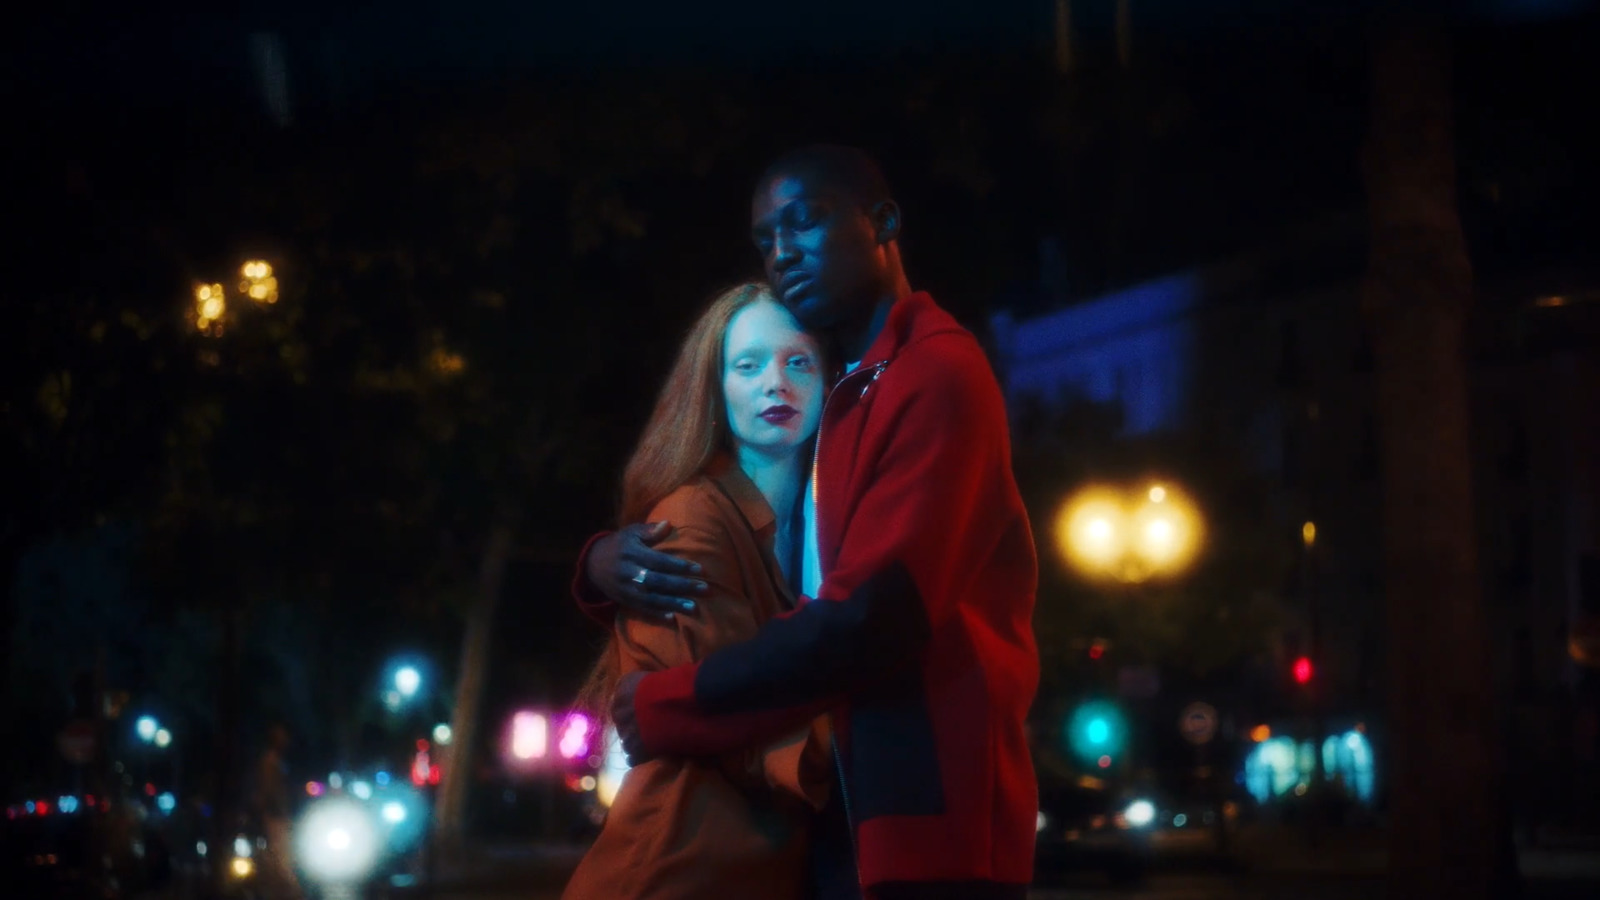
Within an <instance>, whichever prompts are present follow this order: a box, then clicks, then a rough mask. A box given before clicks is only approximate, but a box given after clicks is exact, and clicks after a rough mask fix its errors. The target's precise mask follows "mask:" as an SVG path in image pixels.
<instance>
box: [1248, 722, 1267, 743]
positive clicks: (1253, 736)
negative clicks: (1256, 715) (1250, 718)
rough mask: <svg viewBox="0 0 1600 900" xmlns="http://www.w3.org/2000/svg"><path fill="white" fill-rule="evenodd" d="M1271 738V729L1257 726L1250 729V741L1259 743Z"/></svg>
mask: <svg viewBox="0 0 1600 900" xmlns="http://www.w3.org/2000/svg"><path fill="white" fill-rule="evenodd" d="M1271 737H1272V729H1271V728H1268V727H1267V726H1265V725H1257V726H1256V727H1254V728H1252V729H1250V740H1252V741H1255V742H1256V743H1258V744H1259V743H1261V742H1262V741H1265V740H1267V739H1269V738H1271Z"/></svg>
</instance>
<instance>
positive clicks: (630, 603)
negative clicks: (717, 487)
mask: <svg viewBox="0 0 1600 900" xmlns="http://www.w3.org/2000/svg"><path fill="white" fill-rule="evenodd" d="M671 531H672V525H671V524H670V523H667V522H648V523H644V522H641V523H638V524H634V525H628V526H626V527H624V528H622V529H621V530H620V531H616V532H613V533H612V534H608V535H606V536H605V537H603V538H600V539H599V540H597V541H595V542H594V544H593V545H592V546H591V547H590V548H589V555H588V558H587V559H586V560H585V562H584V574H585V575H586V576H588V579H589V583H590V584H592V585H594V586H595V587H596V588H598V589H599V591H600V592H601V593H602V594H605V595H606V597H608V598H610V599H611V601H612V602H614V603H616V604H617V605H618V606H621V607H622V608H624V609H630V610H633V611H634V612H637V613H643V614H645V615H648V616H656V617H660V618H663V619H671V618H672V614H673V613H679V612H694V601H693V600H690V599H689V597H691V596H698V595H701V594H704V593H706V583H705V582H704V581H701V580H699V579H697V578H694V577H691V576H694V575H698V574H700V566H699V564H697V563H693V562H690V561H689V560H686V559H679V558H678V557H676V556H670V555H668V554H665V553H661V552H659V551H657V550H654V549H651V545H653V544H656V543H658V542H660V541H661V540H662V539H663V538H665V537H666V536H667V535H668V534H669V533H671Z"/></svg>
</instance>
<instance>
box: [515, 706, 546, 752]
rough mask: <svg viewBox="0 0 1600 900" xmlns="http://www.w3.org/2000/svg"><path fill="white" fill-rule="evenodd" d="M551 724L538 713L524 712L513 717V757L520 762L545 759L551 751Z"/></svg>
mask: <svg viewBox="0 0 1600 900" xmlns="http://www.w3.org/2000/svg"><path fill="white" fill-rule="evenodd" d="M549 743H550V723H549V720H547V719H546V718H545V717H544V716H543V715H541V714H540V713H536V712H528V711H526V710H525V711H522V712H519V713H516V714H515V715H513V716H512V717H511V755H512V756H514V757H516V758H517V759H520V760H530V759H540V758H543V756H544V755H545V753H546V752H548V750H549Z"/></svg>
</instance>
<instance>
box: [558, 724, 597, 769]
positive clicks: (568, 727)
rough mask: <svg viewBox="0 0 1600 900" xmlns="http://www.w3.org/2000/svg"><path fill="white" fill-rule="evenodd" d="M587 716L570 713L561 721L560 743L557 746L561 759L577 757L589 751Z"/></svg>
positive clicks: (585, 754)
mask: <svg viewBox="0 0 1600 900" xmlns="http://www.w3.org/2000/svg"><path fill="white" fill-rule="evenodd" d="M590 724H591V723H590V722H589V717H588V716H586V715H584V714H583V713H578V712H575V713H571V714H569V715H568V716H567V718H566V720H565V721H563V722H562V723H561V743H560V745H559V746H558V747H557V749H558V750H560V751H561V758H562V759H577V758H578V757H580V756H587V755H588V753H589V727H590Z"/></svg>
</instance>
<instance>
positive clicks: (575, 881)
mask: <svg viewBox="0 0 1600 900" xmlns="http://www.w3.org/2000/svg"><path fill="white" fill-rule="evenodd" d="M823 394H824V384H823V374H822V366H821V360H820V358H819V349H818V345H817V342H816V341H815V340H814V339H813V338H812V337H811V336H809V335H807V334H806V333H805V332H803V331H801V330H800V328H799V326H798V325H797V324H795V320H794V317H793V316H791V315H790V314H789V312H788V311H787V310H785V309H784V308H783V307H782V306H781V305H780V304H778V303H777V301H776V300H774V299H773V297H772V294H771V292H770V291H769V290H768V289H767V287H766V286H765V285H761V284H754V283H751V284H745V285H742V286H740V287H737V288H734V289H733V290H731V291H728V292H727V293H725V294H723V295H722V296H720V297H718V298H717V300H716V301H715V302H714V303H712V304H711V308H710V309H708V310H707V311H706V313H705V314H704V315H703V316H701V317H700V320H699V322H697V323H696V324H695V326H694V328H693V330H692V331H691V332H690V334H689V337H688V340H687V341H686V342H685V343H684V345H683V348H682V349H681V350H680V351H679V353H678V360H677V362H676V363H675V364H674V366H673V369H672V374H671V376H670V377H669V378H668V379H667V383H666V386H665V387H664V388H663V389H662V392H661V396H660V397H659V399H657V401H656V407H655V412H654V413H653V414H652V415H651V417H650V422H649V424H648V425H646V426H645V431H644V435H643V437H642V438H641V439H640V441H639V446H638V447H637V448H636V449H635V450H634V453H633V457H632V459H631V460H629V462H628V466H627V469H626V472H625V474H624V476H623V497H622V514H621V521H622V523H623V524H629V523H633V522H641V521H667V522H671V523H672V525H673V527H674V530H673V531H672V533H671V534H670V535H668V537H667V538H666V539H665V540H663V541H662V543H661V544H660V545H658V547H657V549H660V550H662V551H664V552H667V553H672V554H675V555H677V556H681V557H683V558H685V559H689V560H692V561H694V562H697V563H699V564H700V565H701V567H702V572H703V575H702V577H703V579H704V580H705V582H706V583H707V585H708V586H709V589H710V590H709V592H708V594H707V595H706V596H704V597H703V598H701V599H700V600H699V602H698V604H697V608H696V609H695V611H694V612H692V613H681V614H678V615H676V616H673V617H672V619H671V620H670V621H662V620H659V619H654V618H651V619H646V618H642V617H640V616H637V615H635V614H632V613H629V612H626V611H624V612H619V613H618V614H617V618H616V624H615V627H614V629H613V632H612V635H611V639H610V642H609V644H608V645H607V647H606V650H605V652H604V653H603V655H602V656H601V659H600V661H599V662H598V663H597V664H596V666H595V670H594V672H593V673H592V674H591V676H590V679H589V682H588V684H587V685H586V686H585V688H584V692H583V701H584V705H585V706H588V707H589V708H591V709H594V710H596V711H599V712H601V713H602V714H604V712H605V711H607V710H609V709H610V708H611V695H612V693H613V692H614V691H615V689H616V684H617V681H618V680H619V679H620V678H621V677H622V676H623V675H625V674H627V673H629V672H635V671H641V670H657V669H665V668H670V667H671V666H674V665H678V664H680V663H685V662H691V661H694V660H697V659H699V658H701V657H702V656H704V655H705V654H706V653H708V652H710V651H712V650H714V649H716V648H718V647H721V646H724V645H726V644H731V643H735V642H738V641H742V640H745V639H747V638H749V637H751V636H752V635H754V634H755V632H756V629H757V628H759V627H760V626H761V624H762V623H763V622H765V621H767V620H768V619H770V618H771V617H773V616H775V615H777V614H778V613H780V612H783V611H784V610H787V609H792V608H793V607H794V604H795V598H796V596H797V593H798V592H797V589H796V586H797V585H798V584H799V579H800V571H799V570H800V559H801V549H802V547H801V545H802V536H803V533H804V530H803V527H802V521H801V516H800V513H801V494H802V490H803V487H804V481H805V477H806V472H807V468H808V466H809V463H810V456H811V446H812V438H813V437H814V436H815V434H816V431H817V424H818V421H819V420H820V418H821V416H822V401H823ZM825 728H826V726H825V725H823V724H822V723H821V722H820V721H819V723H818V724H817V725H815V726H813V728H810V729H806V730H805V731H802V732H800V733H797V734H795V735H793V736H791V737H790V738H789V739H788V740H785V741H783V742H780V743H779V744H777V745H775V746H773V747H770V748H767V749H766V750H764V751H754V752H751V753H748V754H744V755H742V756H740V757H738V758H724V759H715V760H702V759H657V760H651V761H649V762H646V763H643V764H641V765H639V766H636V767H635V768H633V769H632V770H631V771H629V773H628V775H627V777H626V778H625V779H624V780H623V783H622V788H621V790H620V791H618V793H617V796H616V799H615V800H614V801H613V802H612V805H611V811H610V814H609V815H608V817H607V820H606V824H605V827H604V828H603V829H602V831H601V833H600V837H599V838H598V839H597V840H596V841H595V844H594V846H593V847H592V848H591V849H590V851H589V853H588V854H587V855H586V856H585V857H584V859H583V862H582V863H580V864H579V866H578V869H577V871H576V872H575V873H574V874H573V876H572V880H571V881H570V882H569V883H568V884H567V889H566V892H565V893H564V894H563V895H562V896H563V897H564V898H565V900H591V898H592V900H602V898H604V900H645V898H649V900H671V898H684V900H692V898H705V897H759V898H761V900H787V898H795V900H799V898H801V897H804V896H806V881H807V878H806V849H807V846H806V836H807V830H808V825H809V822H810V819H811V816H812V812H813V810H814V809H817V808H820V807H821V806H822V803H823V801H824V800H825V793H826V784H827V774H826V773H827V768H826V766H827V764H828V763H827V757H826V749H825V748H826V746H827V738H826V731H825Z"/></svg>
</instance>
